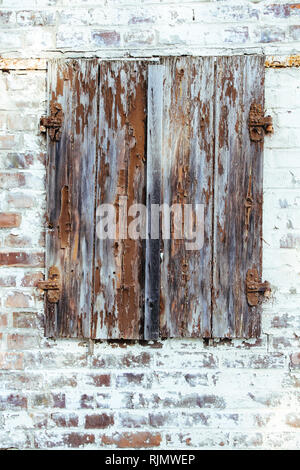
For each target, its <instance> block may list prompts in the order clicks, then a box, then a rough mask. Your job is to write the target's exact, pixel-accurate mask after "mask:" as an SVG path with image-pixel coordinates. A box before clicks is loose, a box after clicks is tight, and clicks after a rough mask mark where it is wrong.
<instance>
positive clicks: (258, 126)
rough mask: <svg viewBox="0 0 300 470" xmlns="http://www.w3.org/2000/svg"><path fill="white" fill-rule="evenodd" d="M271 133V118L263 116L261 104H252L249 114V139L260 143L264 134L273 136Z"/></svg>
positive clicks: (272, 130)
mask: <svg viewBox="0 0 300 470" xmlns="http://www.w3.org/2000/svg"><path fill="white" fill-rule="evenodd" d="M273 132H274V129H273V119H272V116H265V113H264V110H263V107H262V105H261V104H257V103H252V104H251V107H250V113H249V133H250V139H251V140H252V141H254V142H260V141H262V140H263V138H264V136H265V134H273Z"/></svg>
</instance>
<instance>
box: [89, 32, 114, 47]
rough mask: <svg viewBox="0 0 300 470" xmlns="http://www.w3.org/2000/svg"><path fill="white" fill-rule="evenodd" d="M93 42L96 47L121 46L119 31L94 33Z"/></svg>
mask: <svg viewBox="0 0 300 470" xmlns="http://www.w3.org/2000/svg"><path fill="white" fill-rule="evenodd" d="M92 40H93V42H94V43H95V45H96V46H119V45H120V34H119V33H118V32H117V31H94V32H93V33H92Z"/></svg>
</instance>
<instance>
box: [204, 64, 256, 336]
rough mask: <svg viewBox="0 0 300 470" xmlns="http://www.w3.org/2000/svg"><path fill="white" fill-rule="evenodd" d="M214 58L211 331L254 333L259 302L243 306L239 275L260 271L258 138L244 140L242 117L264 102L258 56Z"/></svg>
mask: <svg viewBox="0 0 300 470" xmlns="http://www.w3.org/2000/svg"><path fill="white" fill-rule="evenodd" d="M216 60H217V63H216V96H215V109H216V111H215V122H216V132H215V139H216V150H215V152H216V154H215V182H214V254H213V255H214V267H213V271H214V274H213V292H214V294H213V330H212V335H213V337H227V338H231V337H246V338H248V337H256V336H259V334H260V307H259V306H258V307H249V306H248V304H247V299H246V295H245V280H246V272H247V270H248V269H249V268H252V266H253V265H255V266H257V268H258V271H259V273H260V274H261V255H262V238H261V237H262V198H263V193H262V177H263V172H262V171H263V143H260V142H252V141H251V140H250V138H249V129H248V118H249V110H250V106H251V103H252V102H257V103H261V104H262V105H264V57H261V56H237V57H219V58H217V59H216ZM247 198H250V199H251V198H253V203H252V207H251V210H249V209H248V210H247V207H246V206H245V203H246V200H247ZM248 202H249V200H248ZM250 206H251V204H250Z"/></svg>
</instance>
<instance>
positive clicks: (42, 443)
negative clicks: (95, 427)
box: [34, 431, 95, 450]
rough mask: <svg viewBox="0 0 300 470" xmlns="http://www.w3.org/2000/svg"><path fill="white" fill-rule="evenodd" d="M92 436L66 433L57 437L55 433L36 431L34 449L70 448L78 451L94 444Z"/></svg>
mask: <svg viewBox="0 0 300 470" xmlns="http://www.w3.org/2000/svg"><path fill="white" fill-rule="evenodd" d="M94 442H95V436H94V434H85V433H80V432H68V433H65V434H63V435H59V434H58V433H57V432H49V431H47V432H41V431H38V432H37V433H36V435H35V436H34V447H35V448H36V449H42V450H44V449H45V448H49V449H50V448H51V449H53V448H55V447H62V448H64V447H66V446H67V447H72V448H74V449H78V448H80V447H82V446H85V445H88V444H94Z"/></svg>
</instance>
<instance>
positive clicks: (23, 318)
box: [13, 312, 41, 328]
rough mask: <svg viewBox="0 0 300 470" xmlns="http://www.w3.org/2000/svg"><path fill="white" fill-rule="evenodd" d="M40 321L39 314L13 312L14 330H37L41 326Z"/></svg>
mask: <svg viewBox="0 0 300 470" xmlns="http://www.w3.org/2000/svg"><path fill="white" fill-rule="evenodd" d="M40 321H41V320H40V318H39V317H38V315H37V313H32V312H13V327H14V328H37V327H38V326H40Z"/></svg>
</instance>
